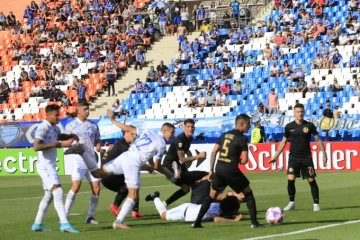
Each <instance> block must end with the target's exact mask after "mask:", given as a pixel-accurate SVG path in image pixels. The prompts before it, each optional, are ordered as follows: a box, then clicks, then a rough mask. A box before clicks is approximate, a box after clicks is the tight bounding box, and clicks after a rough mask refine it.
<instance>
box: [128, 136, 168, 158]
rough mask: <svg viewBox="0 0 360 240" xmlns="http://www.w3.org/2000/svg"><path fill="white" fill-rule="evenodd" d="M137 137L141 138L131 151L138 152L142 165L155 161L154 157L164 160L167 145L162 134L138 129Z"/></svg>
mask: <svg viewBox="0 0 360 240" xmlns="http://www.w3.org/2000/svg"><path fill="white" fill-rule="evenodd" d="M137 135H138V136H139V138H138V139H137V140H136V141H135V142H134V143H133V144H132V145H131V146H130V149H129V151H134V152H135V151H136V152H138V153H139V155H140V158H141V159H140V160H141V163H142V164H145V163H146V162H147V161H149V160H151V159H153V157H155V158H156V159H162V157H163V155H164V153H165V150H166V143H165V140H164V137H163V136H162V135H161V134H158V133H155V132H154V131H151V130H144V131H142V130H140V129H137Z"/></svg>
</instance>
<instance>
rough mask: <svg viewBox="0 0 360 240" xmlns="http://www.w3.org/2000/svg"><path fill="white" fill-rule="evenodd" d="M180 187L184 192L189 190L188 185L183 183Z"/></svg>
mask: <svg viewBox="0 0 360 240" xmlns="http://www.w3.org/2000/svg"><path fill="white" fill-rule="evenodd" d="M181 189H182V190H183V191H184V193H188V192H190V187H189V185H186V184H183V185H181Z"/></svg>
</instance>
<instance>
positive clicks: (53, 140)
mask: <svg viewBox="0 0 360 240" xmlns="http://www.w3.org/2000/svg"><path fill="white" fill-rule="evenodd" d="M59 108H60V107H59V106H58V105H48V106H46V108H45V113H46V120H44V121H43V122H42V123H40V124H39V126H38V127H37V129H36V131H35V141H34V150H35V151H36V152H38V160H37V164H36V169H37V172H38V174H39V176H40V177H41V180H42V184H43V189H44V191H45V195H44V197H43V198H42V200H41V202H40V205H39V210H38V213H37V215H36V218H35V222H34V224H33V225H32V227H31V230H32V231H33V232H40V231H41V232H42V231H44V232H47V231H49V230H48V229H47V228H46V227H45V226H44V225H43V224H42V221H43V218H44V216H45V215H46V212H47V210H48V208H49V206H50V204H51V202H52V201H53V200H54V206H55V210H56V212H57V214H58V216H59V219H60V231H61V232H71V233H78V231H77V230H76V229H75V228H74V227H73V226H71V224H70V223H69V222H68V220H67V217H66V213H65V207H64V201H63V189H62V188H61V184H60V179H59V176H58V174H57V171H56V159H57V149H56V148H65V147H70V146H71V145H72V143H73V141H75V140H77V136H76V135H71V136H67V140H66V141H58V137H59V135H61V134H60V129H59V127H57V126H56V124H58V123H59Z"/></svg>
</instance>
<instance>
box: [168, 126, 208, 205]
mask: <svg viewBox="0 0 360 240" xmlns="http://www.w3.org/2000/svg"><path fill="white" fill-rule="evenodd" d="M194 131H195V121H194V120H192V119H187V120H185V121H184V132H183V133H181V134H179V135H178V136H177V137H176V138H175V139H174V141H173V142H172V143H171V144H170V147H169V150H168V151H167V153H166V156H165V159H164V161H163V163H162V166H163V167H164V168H166V169H168V170H169V171H170V172H172V173H174V174H175V179H176V180H175V182H174V183H175V185H177V186H180V187H181V188H180V189H179V190H178V191H176V192H175V193H174V194H173V195H171V196H170V197H169V198H168V199H167V200H165V201H164V204H165V205H166V206H168V205H170V204H171V203H173V202H175V201H176V200H178V199H179V198H181V197H183V196H185V195H186V194H187V193H189V192H190V187H191V185H193V184H194V183H195V182H196V181H198V180H200V179H202V178H203V177H204V176H206V175H208V173H207V172H205V171H188V170H187V168H186V166H185V164H186V163H188V162H191V161H195V160H197V159H201V158H206V152H200V153H199V154H198V155H196V156H192V157H185V154H186V153H187V152H188V151H189V149H190V146H191V141H192V136H193V134H194ZM179 167H180V176H179V174H178V173H177V171H178V168H179Z"/></svg>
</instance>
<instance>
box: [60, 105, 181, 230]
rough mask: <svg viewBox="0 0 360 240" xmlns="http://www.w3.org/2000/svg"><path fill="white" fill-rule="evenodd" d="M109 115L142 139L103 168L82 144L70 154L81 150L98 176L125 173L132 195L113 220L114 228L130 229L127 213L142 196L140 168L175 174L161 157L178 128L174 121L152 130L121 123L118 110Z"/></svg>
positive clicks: (71, 150)
mask: <svg viewBox="0 0 360 240" xmlns="http://www.w3.org/2000/svg"><path fill="white" fill-rule="evenodd" d="M108 116H109V119H110V120H111V122H112V123H113V124H115V125H116V126H118V127H119V128H121V129H122V130H123V131H125V132H130V133H132V134H135V135H137V136H139V137H138V139H137V140H136V141H135V142H134V143H133V144H132V145H131V146H130V149H129V151H127V152H124V153H123V154H121V155H120V156H119V157H117V158H115V159H114V160H112V161H109V162H108V163H106V164H105V165H104V166H103V167H102V168H100V169H99V168H98V166H97V164H94V163H93V162H92V161H91V160H90V159H88V156H87V155H86V154H83V153H82V151H81V147H82V144H80V145H79V146H77V147H73V148H70V149H68V150H67V152H66V154H68V153H74V152H77V153H78V154H80V156H82V158H83V159H84V162H85V164H86V166H87V168H88V169H89V170H90V172H91V174H92V175H93V176H94V177H96V178H102V177H104V176H107V175H108V174H115V175H120V174H124V177H125V183H126V185H127V188H128V190H129V193H128V198H127V199H126V201H125V203H124V204H123V205H122V207H121V211H120V213H119V215H118V216H117V218H116V220H115V222H114V223H113V228H115V229H116V228H118V229H129V227H128V226H126V225H125V224H124V219H125V217H126V215H128V213H129V212H130V211H131V210H132V208H133V206H134V205H135V201H136V200H138V199H139V188H140V185H141V182H140V171H141V169H144V170H147V171H149V172H152V171H153V170H156V171H158V172H160V173H163V174H165V175H166V177H167V178H169V179H170V178H172V177H173V174H172V173H169V172H167V171H166V170H164V169H163V168H162V167H161V159H162V157H163V155H164V152H165V150H166V143H165V140H166V141H169V140H170V139H171V138H172V137H173V136H174V132H175V127H174V125H173V124H171V123H164V124H163V125H162V127H161V132H160V133H156V132H154V131H150V130H144V131H141V130H140V129H137V128H135V127H132V126H129V125H126V124H122V123H119V122H117V121H116V120H115V116H114V113H113V112H112V111H111V110H108ZM153 158H154V168H153V167H151V166H150V165H148V164H146V162H147V161H149V160H152V159H153Z"/></svg>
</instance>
